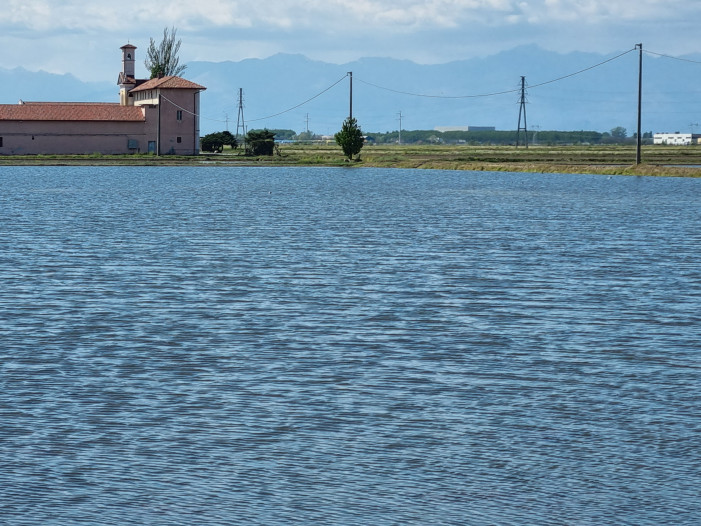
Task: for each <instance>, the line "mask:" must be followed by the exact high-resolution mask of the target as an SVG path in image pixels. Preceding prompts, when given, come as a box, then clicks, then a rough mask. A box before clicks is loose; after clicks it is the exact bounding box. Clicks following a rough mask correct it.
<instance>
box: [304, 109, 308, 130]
mask: <svg viewBox="0 0 701 526" xmlns="http://www.w3.org/2000/svg"><path fill="white" fill-rule="evenodd" d="M304 120H305V122H306V123H307V134H309V114H308V113H307V116H306V118H305V119H304Z"/></svg>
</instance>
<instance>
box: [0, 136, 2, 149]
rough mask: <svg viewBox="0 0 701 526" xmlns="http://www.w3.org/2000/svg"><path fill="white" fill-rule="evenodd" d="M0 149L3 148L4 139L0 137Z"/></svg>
mask: <svg viewBox="0 0 701 526" xmlns="http://www.w3.org/2000/svg"><path fill="white" fill-rule="evenodd" d="M0 148H2V137H0Z"/></svg>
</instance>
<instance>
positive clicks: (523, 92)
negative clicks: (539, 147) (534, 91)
mask: <svg viewBox="0 0 701 526" xmlns="http://www.w3.org/2000/svg"><path fill="white" fill-rule="evenodd" d="M519 103H520V106H519V108H518V128H517V129H516V148H518V144H519V138H520V136H521V130H523V136H524V138H525V139H524V140H525V145H526V148H528V126H527V125H526V77H521V100H520V101H519ZM521 114H523V127H521Z"/></svg>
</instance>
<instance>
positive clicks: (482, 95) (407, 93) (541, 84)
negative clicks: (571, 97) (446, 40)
mask: <svg viewBox="0 0 701 526" xmlns="http://www.w3.org/2000/svg"><path fill="white" fill-rule="evenodd" d="M632 51H635V48H632V49H629V50H628V51H625V52H623V53H621V54H620V55H616V56H615V57H611V58H609V59H607V60H604V61H602V62H599V63H598V64H594V65H593V66H589V67H588V68H584V69H581V70H579V71H575V72H574V73H570V74H569V75H564V76H562V77H558V78H556V79H552V80H548V81H546V82H540V83H538V84H532V85H529V86H528V88H529V89H531V88H537V87H539V86H545V85H546V84H552V83H553V82H558V81H560V80H564V79H567V78H570V77H574V76H575V75H580V74H582V73H584V72H586V71H589V70H591V69H594V68H598V67H599V66H603V65H604V64H606V63H608V62H611V61H613V60H616V59H619V58H621V57H622V56H624V55H627V54H628V53H631V52H632ZM356 79H357V80H359V81H360V82H362V83H363V84H367V85H369V86H373V87H375V88H379V89H383V90H385V91H391V92H393V93H400V94H402V95H411V96H413V97H427V98H435V99H470V98H477V97H493V96H496V95H505V94H508V93H517V92H519V91H521V88H516V89H510V90H506V91H496V92H493V93H481V94H479V95H426V94H421V93H411V92H408V91H400V90H395V89H391V88H386V87H384V86H379V85H377V84H373V83H371V82H367V81H365V80H362V79H358V78H357V77H356Z"/></svg>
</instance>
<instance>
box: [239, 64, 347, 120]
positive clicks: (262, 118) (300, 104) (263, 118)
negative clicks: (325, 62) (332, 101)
mask: <svg viewBox="0 0 701 526" xmlns="http://www.w3.org/2000/svg"><path fill="white" fill-rule="evenodd" d="M347 76H348V74H347V73H346V74H345V75H343V76H342V77H341V78H340V79H338V80H337V81H336V82H334V83H333V84H331V85H330V86H329V87H328V88H326V89H325V90H323V91H320V92H319V93H317V94H316V95H314V96H313V97H311V98H309V99H307V100H305V101H304V102H300V103H299V104H297V105H296V106H293V107H291V108H289V109H286V110H284V111H281V112H279V113H275V114H273V115H268V116H267V117H259V118H257V119H248V122H255V121H263V120H265V119H271V118H273V117H277V116H278V115H282V114H283V113H287V112H290V111H292V110H296V109H297V108H299V107H300V106H304V105H305V104H307V103H308V102H311V101H313V100H314V99H316V98H317V97H320V96H321V95H323V94H324V93H326V92H327V91H329V90H330V89H331V88H333V87H334V86H336V85H337V84H339V83H340V82H341V81H342V80H343V79H345V78H346V77H347Z"/></svg>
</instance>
